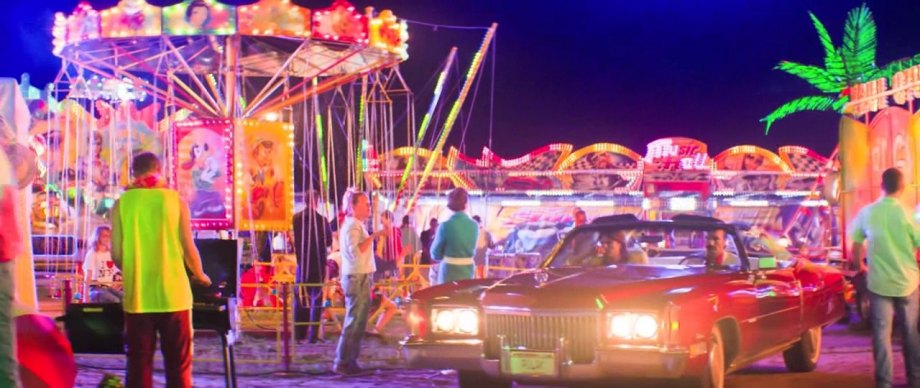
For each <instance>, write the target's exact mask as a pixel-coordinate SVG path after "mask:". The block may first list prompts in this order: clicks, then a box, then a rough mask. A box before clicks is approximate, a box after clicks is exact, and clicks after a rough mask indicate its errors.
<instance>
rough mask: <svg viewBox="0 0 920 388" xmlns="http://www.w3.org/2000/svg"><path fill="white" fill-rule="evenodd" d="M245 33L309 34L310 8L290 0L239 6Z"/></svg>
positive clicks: (270, 0) (265, 0) (241, 24)
mask: <svg viewBox="0 0 920 388" xmlns="http://www.w3.org/2000/svg"><path fill="white" fill-rule="evenodd" d="M237 10H238V11H239V22H240V24H239V30H240V34H244V35H273V36H309V35H310V10H309V9H308V8H304V7H298V6H296V5H294V4H291V1H290V0H262V1H259V2H258V3H255V4H250V5H244V6H240V7H237Z"/></svg>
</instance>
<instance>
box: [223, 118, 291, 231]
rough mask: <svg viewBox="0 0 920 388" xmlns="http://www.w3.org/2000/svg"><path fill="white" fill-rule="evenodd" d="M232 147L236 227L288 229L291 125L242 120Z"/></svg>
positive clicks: (289, 221) (289, 215)
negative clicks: (235, 141)
mask: <svg viewBox="0 0 920 388" xmlns="http://www.w3.org/2000/svg"><path fill="white" fill-rule="evenodd" d="M240 127H241V128H240V130H241V132H242V134H241V135H240V136H238V139H239V140H238V141H237V145H238V146H237V148H236V150H237V151H236V157H237V159H236V193H237V195H236V197H237V206H236V209H237V216H236V219H237V228H238V229H240V230H274V231H283V230H290V229H291V218H292V216H293V210H294V164H293V160H294V155H293V150H294V126H293V125H291V124H288V123H282V122H263V121H250V120H244V121H243V122H242V125H241V126H240Z"/></svg>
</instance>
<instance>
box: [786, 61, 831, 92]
mask: <svg viewBox="0 0 920 388" xmlns="http://www.w3.org/2000/svg"><path fill="white" fill-rule="evenodd" d="M775 69H776V70H782V71H785V72H787V73H789V74H792V75H794V76H796V77H799V78H801V79H803V80H805V82H808V83H810V84H811V85H812V86H814V87H816V88H818V90H820V91H821V92H822V93H839V92H840V91H841V90H843V88H845V87H846V83H844V82H843V80H841V79H838V78H835V77H834V76H832V75H831V74H830V72H828V71H827V70H825V69H822V68H820V67H817V66H810V65H803V64H801V63H795V62H790V61H782V62H780V63H779V64H778V65H776V67H775Z"/></svg>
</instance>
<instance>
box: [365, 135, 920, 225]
mask: <svg viewBox="0 0 920 388" xmlns="http://www.w3.org/2000/svg"><path fill="white" fill-rule="evenodd" d="M918 122H920V120H918ZM918 127H920V125H918ZM571 150H572V146H571V145H570V144H550V145H547V146H544V147H541V148H539V149H536V150H534V151H532V152H529V153H527V154H525V155H524V156H522V157H519V158H516V159H504V158H502V157H499V156H497V155H495V153H493V152H492V151H491V150H489V149H484V150H483V153H482V155H481V156H479V157H473V156H468V155H465V154H463V153H461V152H460V151H459V150H457V149H456V148H452V149H451V150H450V151H449V152H448V154H447V155H446V162H444V163H441V162H438V163H437V165H436V166H435V168H434V170H433V171H432V173H431V175H430V179H429V182H426V184H427V185H426V187H424V188H423V190H425V191H427V192H430V193H441V192H443V191H446V190H449V189H450V188H451V187H450V186H448V185H445V184H443V182H445V180H447V179H450V180H451V181H452V182H454V184H455V185H456V186H457V187H463V188H466V189H469V190H474V191H480V192H488V193H492V194H500V195H520V194H523V195H528V196H555V197H567V196H573V195H574V196H579V195H588V194H603V195H606V196H626V197H636V196H639V197H641V196H642V195H643V194H645V195H647V196H649V198H655V197H658V196H661V195H663V194H665V193H664V192H670V193H668V194H667V195H666V196H667V197H671V196H673V195H676V194H677V193H675V192H681V191H686V192H694V193H698V194H701V195H702V197H704V198H705V197H706V196H708V195H709V194H715V195H717V196H723V197H724V196H734V195H741V194H772V195H776V196H779V197H784V198H790V197H800V196H807V195H812V196H816V197H820V196H821V194H820V193H822V192H823V190H824V185H825V182H826V179H825V176H829V175H832V174H835V173H836V171H837V169H838V167H837V165H835V164H834V163H831V160H830V159H828V158H827V157H824V156H822V155H820V154H818V153H817V152H815V151H813V150H809V149H807V148H804V147H799V146H786V147H781V148H780V149H779V153H778V154H777V153H773V152H771V151H769V150H766V149H763V148H760V147H756V146H750V145H745V146H737V147H733V148H731V149H729V150H727V151H725V152H722V153H720V154H719V155H717V156H716V157H715V158H710V157H709V153H708V149H707V146H706V144H704V143H702V142H699V141H697V140H693V139H687V138H667V139H660V140H656V141H655V142H652V143H651V144H649V150H648V151H647V153H646V155H645V157H643V156H641V155H640V154H638V153H636V152H634V151H632V150H630V149H629V148H626V147H624V146H621V145H618V144H613V143H598V144H593V145H590V146H587V147H584V148H580V149H578V150H575V151H571ZM413 152H415V151H414V149H413V148H411V147H405V148H400V149H397V150H394V151H390V152H387V153H384V154H383V155H381V156H380V157H379V159H378V160H379V165H380V166H381V168H380V171H371V172H368V173H367V175H366V176H367V178H368V180H369V182H370V183H371V185H372V187H374V189H375V190H381V191H388V190H392V189H393V188H394V187H398V185H397V184H396V183H397V182H398V179H399V178H400V177H401V176H402V175H403V172H404V169H405V166H406V164H407V163H408V160H409V159H410V158H411V155H412V154H413ZM417 153H418V158H419V160H422V161H424V160H427V159H428V158H429V157H432V155H431V151H429V150H427V149H418V150H417ZM439 160H442V159H439ZM416 163H418V160H417V161H416ZM410 176H415V175H412V174H410ZM438 180H440V182H442V184H440V185H439V184H437V183H435V182H438ZM682 198H683V197H681V198H679V199H678V200H677V201H676V202H675V203H676V205H677V207H678V208H684V207H687V208H689V207H690V206H689V204H686V205H687V206H684V205H685V204H684V203H681V202H680V201H681V200H682ZM668 203H670V202H668ZM697 207H698V206H696V205H694V206H693V208H697Z"/></svg>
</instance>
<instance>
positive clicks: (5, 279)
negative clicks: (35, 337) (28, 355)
mask: <svg viewBox="0 0 920 388" xmlns="http://www.w3.org/2000/svg"><path fill="white" fill-rule="evenodd" d="M15 267H16V266H15V263H14V262H12V261H7V262H2V263H0V387H18V386H19V363H18V362H17V361H16V351H15V349H16V327H15V325H14V323H13V293H14V290H15V288H14V287H13V280H14V278H15V277H16V274H15V272H16V271H15Z"/></svg>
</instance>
